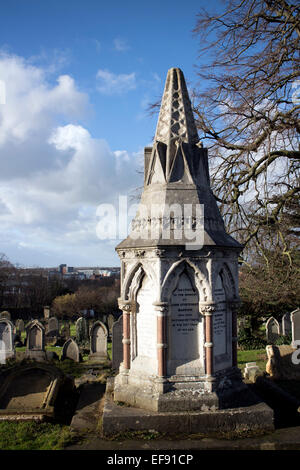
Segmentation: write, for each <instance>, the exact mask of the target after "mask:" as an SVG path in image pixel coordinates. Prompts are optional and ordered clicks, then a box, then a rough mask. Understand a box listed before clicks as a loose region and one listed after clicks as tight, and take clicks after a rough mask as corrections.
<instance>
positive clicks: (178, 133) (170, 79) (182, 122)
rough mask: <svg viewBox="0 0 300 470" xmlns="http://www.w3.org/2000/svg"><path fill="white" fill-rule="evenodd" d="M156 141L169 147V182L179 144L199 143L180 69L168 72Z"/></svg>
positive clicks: (167, 173) (167, 171)
mask: <svg viewBox="0 0 300 470" xmlns="http://www.w3.org/2000/svg"><path fill="white" fill-rule="evenodd" d="M154 140H155V142H163V143H164V144H165V145H166V146H167V154H166V160H167V161H166V178H167V180H168V179H169V178H168V177H169V174H170V171H171V168H172V166H173V160H174V158H175V155H176V152H177V147H178V142H183V143H186V144H189V145H195V144H197V143H198V142H199V137H198V133H197V128H196V124H195V120H194V115H193V111H192V106H191V102H190V99H189V95H188V91H187V87H186V83H185V79H184V75H183V73H182V71H181V70H180V69H179V68H171V69H170V70H169V71H168V75H167V80H166V84H165V89H164V94H163V97H162V101H161V108H160V113H159V118H158V123H157V127H156V133H155V139H154ZM176 142H177V145H176Z"/></svg>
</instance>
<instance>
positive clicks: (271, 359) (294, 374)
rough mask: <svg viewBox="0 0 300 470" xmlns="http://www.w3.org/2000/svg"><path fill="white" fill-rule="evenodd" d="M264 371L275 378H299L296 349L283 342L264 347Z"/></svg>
mask: <svg viewBox="0 0 300 470" xmlns="http://www.w3.org/2000/svg"><path fill="white" fill-rule="evenodd" d="M266 352H267V357H268V362H267V364H266V372H267V373H268V374H269V375H270V376H271V377H273V378H274V379H277V380H300V364H299V363H300V360H299V356H300V354H299V352H297V349H295V348H293V347H292V346H289V345H287V344H284V345H282V346H276V345H268V346H267V347H266Z"/></svg>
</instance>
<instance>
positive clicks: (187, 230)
mask: <svg viewBox="0 0 300 470" xmlns="http://www.w3.org/2000/svg"><path fill="white" fill-rule="evenodd" d="M203 206H204V210H203ZM241 250H242V246H241V245H240V244H239V243H238V242H237V241H236V240H234V239H233V238H232V237H231V236H229V235H228V234H227V233H226V231H225V228H224V223H223V220H222V217H221V215H220V212H219V209H218V207H217V204H216V200H215V198H214V196H213V193H212V190H211V188H210V180H209V172H208V156H207V149H205V148H203V146H202V144H201V143H200V142H199V138H198V134H197V129H196V125H195V122H194V117H193V112H192V108H191V103H190V100H189V96H188V92H187V88H186V84H185V80H184V76H183V73H182V71H181V70H180V69H177V68H174V69H170V70H169V72H168V76H167V80H166V85H165V90H164V94H163V98H162V103H161V109H160V114H159V119H158V124H157V128H156V134H155V139H154V144H153V147H152V148H146V149H145V177H144V191H143V194H142V196H141V202H140V205H139V208H138V211H137V215H136V216H135V219H134V220H133V222H132V227H131V232H130V234H129V236H128V237H127V238H126V239H125V240H124V241H122V242H121V243H120V244H119V245H118V246H117V248H116V251H117V253H118V254H119V256H120V258H121V297H120V299H119V307H120V309H121V310H122V311H123V362H122V363H121V365H120V369H119V374H118V375H117V376H116V377H115V380H114V384H113V387H114V400H115V403H116V402H124V403H126V404H127V405H131V406H132V407H135V408H143V409H146V410H150V411H152V412H154V413H157V412H163V414H165V412H173V413H174V412H175V414H176V412H178V411H179V410H180V412H190V411H193V412H194V411H195V410H199V411H201V410H202V411H204V410H206V411H208V410H210V411H213V410H217V409H219V408H221V407H222V406H223V405H224V397H225V396H226V397H227V398H228V399H229V397H230V396H236V395H238V394H239V393H240V391H241V390H244V389H245V387H246V385H245V384H244V383H243V382H242V378H241V373H240V370H239V369H238V368H237V320H236V309H237V306H238V304H239V294H238V255H239V253H240V252H241ZM227 398H226V400H227ZM109 406H110V405H109ZM270 411H271V410H270ZM187 415H189V413H187ZM107 416H108V414H107ZM177 418H178V417H177ZM223 418H224V417H223ZM177 421H178V420H177ZM119 423H120V421H119ZM149 423H150V422H149ZM202 423H204V421H203V420H202ZM106 424H107V426H106ZM103 429H104V432H106V430H107V429H108V421H106V415H105V413H104V419H103ZM151 429H152V428H151ZM197 429H199V428H197Z"/></svg>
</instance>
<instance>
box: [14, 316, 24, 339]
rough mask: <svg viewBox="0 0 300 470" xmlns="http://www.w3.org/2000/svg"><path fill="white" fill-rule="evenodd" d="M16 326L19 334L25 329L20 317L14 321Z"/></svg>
mask: <svg viewBox="0 0 300 470" xmlns="http://www.w3.org/2000/svg"><path fill="white" fill-rule="evenodd" d="M16 328H17V332H18V334H19V335H20V334H21V333H23V331H25V325H24V320H22V318H20V319H18V320H17V321H16Z"/></svg>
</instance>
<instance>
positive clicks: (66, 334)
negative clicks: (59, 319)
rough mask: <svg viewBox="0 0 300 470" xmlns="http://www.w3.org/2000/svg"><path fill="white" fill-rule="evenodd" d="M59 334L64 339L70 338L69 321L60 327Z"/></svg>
mask: <svg viewBox="0 0 300 470" xmlns="http://www.w3.org/2000/svg"><path fill="white" fill-rule="evenodd" d="M60 336H62V337H63V338H65V339H66V340H67V339H69V338H70V336H71V330H70V325H69V323H66V324H64V325H63V327H62V329H61V330H60Z"/></svg>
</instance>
